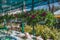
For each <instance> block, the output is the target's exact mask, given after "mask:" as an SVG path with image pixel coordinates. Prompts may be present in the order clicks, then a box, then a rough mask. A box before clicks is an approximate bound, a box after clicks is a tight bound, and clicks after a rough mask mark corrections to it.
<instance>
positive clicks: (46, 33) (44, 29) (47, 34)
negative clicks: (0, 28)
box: [25, 24, 60, 40]
mask: <svg viewBox="0 0 60 40" xmlns="http://www.w3.org/2000/svg"><path fill="white" fill-rule="evenodd" d="M26 29H28V30H26ZM35 31H36V36H42V38H43V39H44V40H47V39H53V40H59V37H60V32H59V31H58V29H56V28H54V27H48V26H46V25H39V24H37V25H36V26H35ZM25 32H29V33H32V27H31V26H28V25H26V26H25Z"/></svg>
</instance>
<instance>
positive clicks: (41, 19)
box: [21, 10, 55, 25]
mask: <svg viewBox="0 0 60 40" xmlns="http://www.w3.org/2000/svg"><path fill="white" fill-rule="evenodd" d="M21 16H22V18H23V19H24V20H25V21H26V22H27V23H28V24H37V23H40V24H46V25H53V24H54V23H55V22H54V21H55V18H54V15H53V14H52V13H51V12H49V11H44V10H38V11H34V13H33V12H28V13H24V14H22V13H21Z"/></svg>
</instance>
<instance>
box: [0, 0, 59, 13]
mask: <svg viewBox="0 0 60 40" xmlns="http://www.w3.org/2000/svg"><path fill="white" fill-rule="evenodd" d="M32 1H33V0H0V13H2V12H7V11H10V10H14V9H17V8H20V9H21V8H22V7H23V5H24V4H25V7H26V9H29V8H31V7H32ZM49 2H50V3H54V2H58V0H54V2H53V1H52V0H49ZM47 3H48V0H34V7H37V6H41V5H46V4H47Z"/></svg>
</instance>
